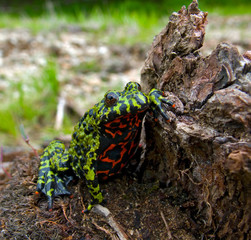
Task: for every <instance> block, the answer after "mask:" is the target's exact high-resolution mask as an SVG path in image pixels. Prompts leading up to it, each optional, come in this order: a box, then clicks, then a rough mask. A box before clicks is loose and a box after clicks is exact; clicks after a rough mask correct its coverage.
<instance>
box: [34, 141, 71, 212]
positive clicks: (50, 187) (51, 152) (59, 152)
mask: <svg viewBox="0 0 251 240" xmlns="http://www.w3.org/2000/svg"><path fill="white" fill-rule="evenodd" d="M69 172H70V164H69V154H68V152H67V151H65V146H64V144H63V143H62V142H60V141H57V140H56V141H52V142H51V143H50V144H49V146H48V147H47V148H45V150H44V152H43V154H42V156H41V159H40V168H39V174H38V181H37V191H36V193H37V194H38V193H39V192H42V193H44V194H45V195H46V196H47V198H48V207H49V210H51V209H52V205H53V199H54V197H56V196H59V195H70V194H71V193H70V192H69V191H68V190H67V188H66V187H67V185H68V184H69V182H70V181H71V180H72V179H73V176H72V175H70V173H69Z"/></svg>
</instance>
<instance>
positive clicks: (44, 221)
mask: <svg viewBox="0 0 251 240" xmlns="http://www.w3.org/2000/svg"><path fill="white" fill-rule="evenodd" d="M6 157H7V158H8V159H9V160H10V161H12V162H13V164H12V167H11V169H10V174H11V175H12V177H11V178H10V179H7V178H5V179H2V180H1V192H0V206H1V207H0V219H1V226H0V229H1V232H0V237H1V239H26V238H27V239H95V240H96V239H118V237H117V234H116V232H115V230H114V229H113V228H112V227H111V226H109V224H108V223H109V221H108V220H107V218H105V217H101V216H100V215H98V214H97V213H95V212H93V211H92V212H90V213H89V214H83V213H82V210H83V209H84V205H85V206H86V205H87V202H88V199H89V195H88V194H85V193H88V190H87V188H86V186H85V184H83V183H81V182H79V183H78V184H75V185H73V186H71V187H70V189H71V191H72V193H73V198H69V197H67V196H65V197H63V198H57V199H56V200H55V202H54V209H53V211H48V210H47V207H48V205H47V201H46V199H45V197H43V196H41V197H37V196H36V195H35V194H34V193H35V190H36V181H37V172H38V166H39V160H38V159H37V158H36V157H35V156H34V155H32V154H29V153H27V152H19V153H15V154H10V155H8V156H6ZM101 187H102V189H104V190H105V192H106V194H105V198H106V200H107V203H106V204H105V205H104V206H105V207H106V208H108V209H109V210H110V212H111V215H112V217H113V219H114V221H115V222H116V223H117V224H118V226H119V227H120V228H122V229H123V231H124V232H125V234H126V235H127V238H125V239H168V236H170V237H172V239H191V240H192V239H197V237H198V236H199V235H198V234H199V229H196V226H194V225H193V221H192V219H189V218H188V216H187V215H186V213H185V212H183V211H182V201H183V198H184V199H185V198H186V195H185V193H181V194H180V195H179V196H174V192H175V189H167V188H165V189H164V188H163V189H162V188H160V187H159V184H158V183H157V182H156V183H148V184H143V183H138V181H136V180H135V179H132V178H131V177H130V176H126V175H123V176H122V177H119V178H117V179H115V180H113V181H109V182H106V183H103V184H102V185H101ZM175 194H176V193H175ZM196 236H197V237H196Z"/></svg>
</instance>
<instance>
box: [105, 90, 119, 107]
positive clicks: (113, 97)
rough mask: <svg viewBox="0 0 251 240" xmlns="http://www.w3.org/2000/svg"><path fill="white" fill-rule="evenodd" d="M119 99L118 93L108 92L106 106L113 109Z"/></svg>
mask: <svg viewBox="0 0 251 240" xmlns="http://www.w3.org/2000/svg"><path fill="white" fill-rule="evenodd" d="M118 99H119V97H118V95H117V94H116V93H114V92H108V93H107V94H106V95H105V105H106V106H107V107H111V106H113V105H114V104H115V103H116V102H117V101H118Z"/></svg>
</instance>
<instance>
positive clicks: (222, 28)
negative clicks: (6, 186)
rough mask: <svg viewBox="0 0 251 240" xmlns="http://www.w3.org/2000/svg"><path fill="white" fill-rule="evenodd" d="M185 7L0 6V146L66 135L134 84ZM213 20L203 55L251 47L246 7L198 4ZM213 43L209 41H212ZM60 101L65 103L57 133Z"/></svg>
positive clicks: (162, 3) (165, 3) (225, 0)
mask: <svg viewBox="0 0 251 240" xmlns="http://www.w3.org/2000/svg"><path fill="white" fill-rule="evenodd" d="M190 3H191V1H188V0H159V1H154V0H142V1H140V0H121V1H118V0H96V1H95V0H82V1H81V0H65V1H59V0H58V1H56V0H51V1H49V0H44V1H42V0H33V1H32V0H23V1H20V0H8V1H7V0H1V1H0V101H1V106H0V122H1V124H0V139H1V140H0V141H1V142H0V145H18V144H22V140H21V136H20V133H19V132H20V130H19V126H20V125H22V124H23V125H24V129H25V131H26V132H27V133H28V135H29V136H30V138H31V139H32V140H34V141H35V142H37V143H38V144H40V143H41V142H43V141H45V140H47V139H48V140H49V139H51V138H53V137H54V136H58V135H59V134H60V133H63V134H70V133H71V132H72V129H73V126H74V124H75V123H76V122H77V121H78V118H79V117H80V116H81V115H82V114H83V113H84V112H85V111H86V110H87V109H88V108H89V107H90V106H92V105H93V104H95V103H96V102H97V101H99V100H100V98H102V96H103V95H104V93H105V91H107V90H108V89H111V88H114V89H122V88H123V87H122V86H123V85H124V83H125V82H126V81H129V80H139V78H140V73H139V72H140V68H141V66H142V65H143V62H144V59H145V56H146V53H147V50H148V49H149V46H150V44H151V42H152V40H153V38H154V36H155V35H157V34H158V33H159V32H160V30H161V29H162V28H163V27H164V26H165V25H166V24H167V23H168V17H169V16H170V14H171V13H172V12H174V11H176V12H177V11H179V9H180V8H181V6H183V5H186V6H188V5H189V4H190ZM199 8H200V9H201V10H203V11H206V12H209V19H210V16H211V17H212V19H211V21H209V23H210V22H211V25H209V27H208V35H207V36H208V41H206V43H205V49H204V52H205V53H207V52H210V50H211V48H212V49H213V47H215V45H216V44H217V43H214V41H218V40H219V41H221V40H229V39H230V41H231V42H232V43H234V44H237V45H239V46H240V48H241V50H243V51H245V50H246V49H248V48H249V47H250V40H249V39H248V38H249V36H250V34H249V33H248V32H250V19H251V18H250V14H251V1H250V0H239V1H234V0H221V1H219V0H201V1H199ZM212 39H213V40H212ZM59 99H61V100H62V99H63V100H64V101H65V102H66V105H65V112H64V117H63V121H62V123H60V124H59V125H60V126H59V127H55V118H56V114H57V112H58V110H57V107H58V106H59V102H60V100H59Z"/></svg>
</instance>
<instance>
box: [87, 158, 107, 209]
mask: <svg viewBox="0 0 251 240" xmlns="http://www.w3.org/2000/svg"><path fill="white" fill-rule="evenodd" d="M94 155H96V154H94ZM96 169H97V161H96V160H95V161H94V162H92V164H91V165H89V164H86V165H85V166H84V167H83V170H84V175H85V179H86V185H87V187H88V190H89V192H90V194H91V198H92V200H91V202H90V203H89V205H88V207H87V209H85V210H84V213H88V212H89V211H90V210H91V209H92V208H93V206H94V205H95V204H98V203H102V202H103V200H104V197H103V195H102V193H101V190H100V185H99V183H98V176H97V174H96Z"/></svg>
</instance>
